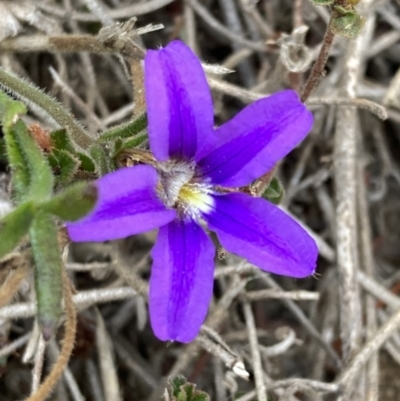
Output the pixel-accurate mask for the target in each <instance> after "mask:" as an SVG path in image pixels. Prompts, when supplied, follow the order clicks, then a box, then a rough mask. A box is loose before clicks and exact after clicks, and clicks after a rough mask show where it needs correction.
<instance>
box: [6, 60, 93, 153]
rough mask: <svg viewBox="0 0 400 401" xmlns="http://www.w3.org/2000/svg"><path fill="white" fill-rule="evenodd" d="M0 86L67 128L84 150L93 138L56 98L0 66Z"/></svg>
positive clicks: (75, 141)
mask: <svg viewBox="0 0 400 401" xmlns="http://www.w3.org/2000/svg"><path fill="white" fill-rule="evenodd" d="M0 88H4V89H7V90H8V91H10V92H12V93H13V94H14V95H15V96H17V97H18V98H19V99H21V100H27V101H29V102H32V103H33V104H35V105H36V106H37V107H38V108H40V109H42V110H43V111H45V112H46V113H47V114H48V115H49V116H50V117H51V118H52V119H53V120H54V121H56V122H57V123H58V124H59V125H60V126H61V127H64V128H66V129H67V130H68V134H69V135H70V137H71V139H72V140H73V141H74V143H75V146H77V147H79V148H81V149H83V150H85V149H88V148H89V147H90V145H91V144H92V143H93V140H92V139H91V138H90V136H89V135H88V133H87V132H86V131H85V130H84V128H83V127H82V126H81V125H80V124H79V123H78V122H77V121H76V120H75V119H74V118H73V117H72V116H71V114H70V113H69V112H68V111H67V110H66V109H65V108H64V107H63V105H62V104H61V103H59V102H58V101H57V100H56V99H54V98H52V97H51V96H49V95H47V94H46V93H44V92H43V91H42V90H40V89H39V88H37V87H36V86H35V85H34V84H33V83H31V82H28V81H26V80H24V79H22V78H20V77H18V76H17V75H14V74H12V73H10V72H8V71H6V70H4V69H3V68H1V67H0Z"/></svg>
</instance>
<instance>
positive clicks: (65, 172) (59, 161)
mask: <svg viewBox="0 0 400 401" xmlns="http://www.w3.org/2000/svg"><path fill="white" fill-rule="evenodd" d="M49 160H51V164H52V165H53V166H54V164H56V166H55V168H56V169H58V170H59V175H58V177H57V181H58V183H59V184H61V185H66V184H69V183H70V182H71V181H72V180H73V178H74V176H75V174H76V173H77V171H78V170H79V165H80V161H79V159H78V157H77V156H74V155H73V154H72V153H70V152H68V151H67V150H56V149H54V151H53V154H52V157H50V156H49Z"/></svg>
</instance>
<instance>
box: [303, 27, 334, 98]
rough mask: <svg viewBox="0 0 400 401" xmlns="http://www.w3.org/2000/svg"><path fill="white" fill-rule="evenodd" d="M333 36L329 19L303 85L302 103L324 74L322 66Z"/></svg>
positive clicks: (327, 55)
mask: <svg viewBox="0 0 400 401" xmlns="http://www.w3.org/2000/svg"><path fill="white" fill-rule="evenodd" d="M334 37H335V34H334V33H333V32H332V29H331V22H330V21H329V23H328V26H327V28H326V32H325V35H324V39H323V41H322V47H321V50H320V52H319V55H318V58H317V60H316V62H315V64H314V66H313V68H312V70H311V73H310V76H309V77H308V79H307V82H306V84H305V85H304V89H303V92H302V94H301V101H302V102H303V103H304V102H305V101H306V100H307V98H308V97H309V96H310V94H311V92H312V91H313V90H314V89H315V87H316V86H317V85H318V82H319V80H320V79H321V77H322V76H323V75H324V67H325V65H326V62H327V61H328V57H329V51H330V49H331V46H332V43H333V39H334Z"/></svg>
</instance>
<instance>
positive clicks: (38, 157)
mask: <svg viewBox="0 0 400 401" xmlns="http://www.w3.org/2000/svg"><path fill="white" fill-rule="evenodd" d="M10 133H11V135H13V136H14V138H15V139H16V141H17V143H18V146H19V147H20V149H21V151H22V152H23V155H24V159H25V160H26V164H27V167H28V169H29V189H28V194H27V198H28V199H34V200H39V201H41V200H43V199H46V198H48V197H50V196H51V194H52V192H53V185H54V176H53V173H52V171H51V168H50V165H49V163H48V161H47V159H46V157H45V156H44V155H43V153H42V151H41V150H40V148H39V146H38V145H37V143H36V142H35V140H34V139H33V138H32V136H31V135H29V133H28V130H27V128H26V126H25V123H24V122H23V121H22V120H18V121H17V122H16V123H15V125H14V126H12V127H11V128H10Z"/></svg>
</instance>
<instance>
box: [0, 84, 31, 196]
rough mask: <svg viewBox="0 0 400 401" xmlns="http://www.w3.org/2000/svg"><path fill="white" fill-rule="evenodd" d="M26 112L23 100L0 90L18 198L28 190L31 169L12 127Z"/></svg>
mask: <svg viewBox="0 0 400 401" xmlns="http://www.w3.org/2000/svg"><path fill="white" fill-rule="evenodd" d="M24 113H26V108H25V106H24V105H23V104H22V103H21V102H18V101H15V100H12V99H11V98H9V97H8V96H7V95H6V94H5V93H3V92H1V91H0V121H1V124H2V126H3V133H4V141H5V150H6V154H7V159H8V163H9V166H10V170H11V172H12V186H13V188H14V189H15V191H16V197H17V200H20V199H21V198H22V197H23V196H24V195H25V194H26V193H27V191H28V186H29V170H28V167H27V164H26V160H25V158H24V155H23V152H22V150H21V148H20V146H19V144H18V141H17V140H16V138H15V137H14V135H13V134H12V132H11V128H12V127H13V126H14V124H15V123H16V121H17V120H18V116H19V114H24Z"/></svg>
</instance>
